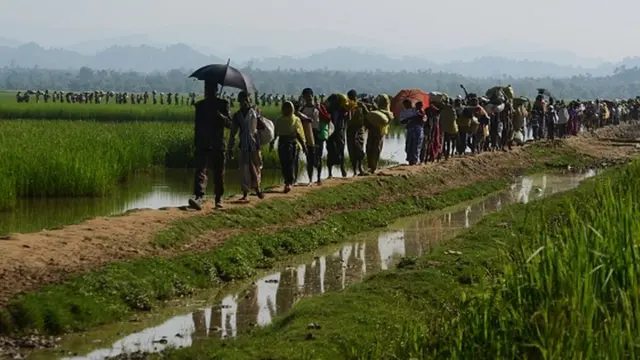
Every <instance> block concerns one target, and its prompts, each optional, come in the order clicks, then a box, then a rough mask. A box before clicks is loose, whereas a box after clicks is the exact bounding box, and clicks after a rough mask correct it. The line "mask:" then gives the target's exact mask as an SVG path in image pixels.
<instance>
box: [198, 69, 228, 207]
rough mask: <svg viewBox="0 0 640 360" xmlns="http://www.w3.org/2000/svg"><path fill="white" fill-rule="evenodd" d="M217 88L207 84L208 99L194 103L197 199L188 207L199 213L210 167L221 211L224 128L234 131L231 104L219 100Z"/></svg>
mask: <svg viewBox="0 0 640 360" xmlns="http://www.w3.org/2000/svg"><path fill="white" fill-rule="evenodd" d="M217 88H218V86H217V84H215V83H210V82H207V81H205V83H204V97H205V98H204V100H200V101H198V102H197V103H196V104H195V108H196V121H195V166H196V173H195V184H194V194H195V199H189V206H190V207H192V208H194V209H196V210H201V209H202V202H203V199H204V195H205V190H206V188H207V166H210V167H211V170H212V171H213V183H214V189H215V204H216V208H217V209H220V208H222V195H223V194H224V167H225V149H226V141H225V138H224V129H225V128H231V120H230V118H231V114H230V112H229V104H228V102H226V101H224V100H222V99H219V98H218V96H217V90H218V89H217Z"/></svg>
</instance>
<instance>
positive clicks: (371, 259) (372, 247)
mask: <svg viewBox="0 0 640 360" xmlns="http://www.w3.org/2000/svg"><path fill="white" fill-rule="evenodd" d="M380 256H381V255H380V246H379V245H378V244H377V243H369V244H368V245H367V247H366V248H365V258H366V273H367V274H371V273H374V272H376V271H378V270H380V268H381V264H380V260H381V257H380Z"/></svg>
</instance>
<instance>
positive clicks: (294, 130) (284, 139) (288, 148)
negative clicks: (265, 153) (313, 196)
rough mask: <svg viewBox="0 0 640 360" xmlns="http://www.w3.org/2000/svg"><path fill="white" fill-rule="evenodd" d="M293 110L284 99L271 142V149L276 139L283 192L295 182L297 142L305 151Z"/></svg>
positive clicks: (300, 125) (289, 103)
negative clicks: (282, 179)
mask: <svg viewBox="0 0 640 360" xmlns="http://www.w3.org/2000/svg"><path fill="white" fill-rule="evenodd" d="M294 112H295V109H294V106H293V103H292V102H290V101H285V102H284V103H283V104H282V116H281V117H280V118H279V119H278V120H277V121H276V123H275V137H274V139H273V141H272V142H271V149H272V150H273V148H274V144H275V141H276V139H277V140H278V157H279V158H280V167H281V168H282V177H284V192H285V194H286V193H288V192H289V191H291V186H292V185H293V184H294V183H295V179H296V173H295V171H296V168H297V166H296V161H297V159H298V154H299V151H300V148H299V147H298V144H300V145H301V147H302V149H303V151H305V152H306V145H305V140H304V130H303V128H302V122H301V120H300V118H299V117H297V116H296V115H295V114H294Z"/></svg>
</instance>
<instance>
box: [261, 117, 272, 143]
mask: <svg viewBox="0 0 640 360" xmlns="http://www.w3.org/2000/svg"><path fill="white" fill-rule="evenodd" d="M262 123H263V124H264V129H261V130H258V134H259V135H260V144H262V145H266V144H269V143H270V142H271V141H273V138H274V137H275V136H276V128H275V126H274V124H273V121H271V120H269V119H267V118H265V117H263V118H262Z"/></svg>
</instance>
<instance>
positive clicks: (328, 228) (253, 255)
mask: <svg viewBox="0 0 640 360" xmlns="http://www.w3.org/2000/svg"><path fill="white" fill-rule="evenodd" d="M401 179H404V178H403V177H398V178H388V179H381V180H380V181H381V183H380V185H378V186H379V187H380V188H394V189H395V191H399V190H400V189H402V188H404V187H406V186H407V185H409V184H411V183H412V180H407V179H404V181H403V180H401ZM413 181H416V180H413ZM372 183H373V182H372ZM506 184H507V180H504V179H502V180H496V181H489V182H483V183H478V184H474V185H472V186H470V187H466V188H461V189H454V190H450V191H446V192H443V193H441V194H439V195H436V196H432V197H425V198H421V197H416V196H413V195H409V194H406V195H404V196H402V197H401V198H399V199H397V200H396V201H393V202H388V203H386V204H380V205H378V206H376V207H374V208H365V209H362V210H354V211H348V212H342V213H335V214H332V215H329V216H327V217H325V218H322V219H319V221H318V222H317V223H315V224H313V225H310V226H305V227H298V228H288V229H284V230H281V231H278V232H274V233H271V234H259V233H255V232H248V233H245V234H240V235H236V236H233V237H231V238H230V239H228V240H226V241H225V242H224V244H222V245H221V246H220V247H219V248H217V249H216V250H213V251H210V252H205V253H199V254H186V255H181V256H178V257H175V258H169V259H165V258H147V259H142V260H137V261H131V262H123V263H115V264H112V265H109V266H106V267H105V268H103V269H101V270H98V271H95V272H92V273H89V274H87V275H84V276H79V277H76V278H74V279H71V280H70V281H68V282H66V283H64V284H59V285H50V286H46V287H44V288H43V289H42V290H41V291H38V292H34V293H29V294H25V295H22V296H20V297H18V298H16V299H14V300H13V302H12V303H11V304H10V305H9V306H7V307H6V308H4V309H0V333H10V332H14V331H17V332H19V331H26V330H31V329H37V330H39V331H43V332H47V333H61V332H65V331H69V330H80V329H83V328H86V327H89V326H95V325H98V324H102V323H106V322H109V321H115V320H119V319H121V318H123V317H124V316H126V315H127V314H129V313H130V312H131V311H146V310H150V309H152V308H153V307H155V306H157V305H158V304H160V303H161V301H162V300H167V299H171V298H175V297H179V296H184V295H190V294H192V293H193V292H194V291H195V290H196V289H200V288H208V287H211V286H215V285H216V284H218V283H220V282H228V281H233V280H242V279H246V278H249V277H251V276H253V275H254V274H255V272H256V269H258V268H268V267H270V266H272V265H273V264H274V261H276V260H278V259H281V258H283V257H285V256H287V255H289V254H300V253H303V252H308V251H311V250H314V249H317V248H319V247H321V246H324V245H328V244H333V243H337V242H340V241H344V240H346V239H347V238H348V237H349V236H352V235H355V234H357V233H360V232H363V231H366V230H368V229H371V228H376V227H383V226H386V225H387V224H388V223H389V222H390V221H392V220H393V219H396V218H399V217H402V216H407V215H411V214H417V213H421V212H424V211H428V210H435V209H442V208H444V207H447V206H451V205H454V204H456V203H459V202H462V201H466V200H470V199H472V198H475V197H478V196H484V195H487V194H489V193H492V192H495V191H497V190H500V189H502V188H504V187H505V186H506ZM343 186H344V185H343ZM358 186H360V188H358ZM369 186H371V184H368V182H366V181H360V182H355V183H353V187H350V188H349V189H350V191H357V192H358V193H360V194H364V193H365V192H367V190H368V189H370V188H369ZM339 187H341V186H338V187H336V188H339ZM328 190H329V189H327V191H325V190H324V189H323V190H318V191H317V192H318V193H320V192H322V193H323V194H324V196H316V197H313V198H312V199H314V200H315V201H318V202H324V205H325V206H326V205H327V204H330V203H338V202H340V201H341V199H342V196H343V195H344V194H346V193H348V192H347V191H346V189H345V188H342V190H332V191H328ZM265 204H268V203H265ZM317 205H318V206H322V205H323V203H318V204H317ZM291 209H292V204H291V202H271V205H270V206H269V207H262V208H261V210H260V211H261V214H254V215H256V216H258V215H263V216H264V215H267V214H268V213H270V212H271V211H274V212H276V213H278V214H282V213H285V212H286V211H291ZM243 210H244V209H242V210H238V211H235V213H241V212H242V211H243ZM247 210H248V209H247ZM258 217H259V216H258ZM289 218H290V217H289ZM258 221H259V220H258ZM257 225H259V224H256V226H257Z"/></svg>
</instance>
